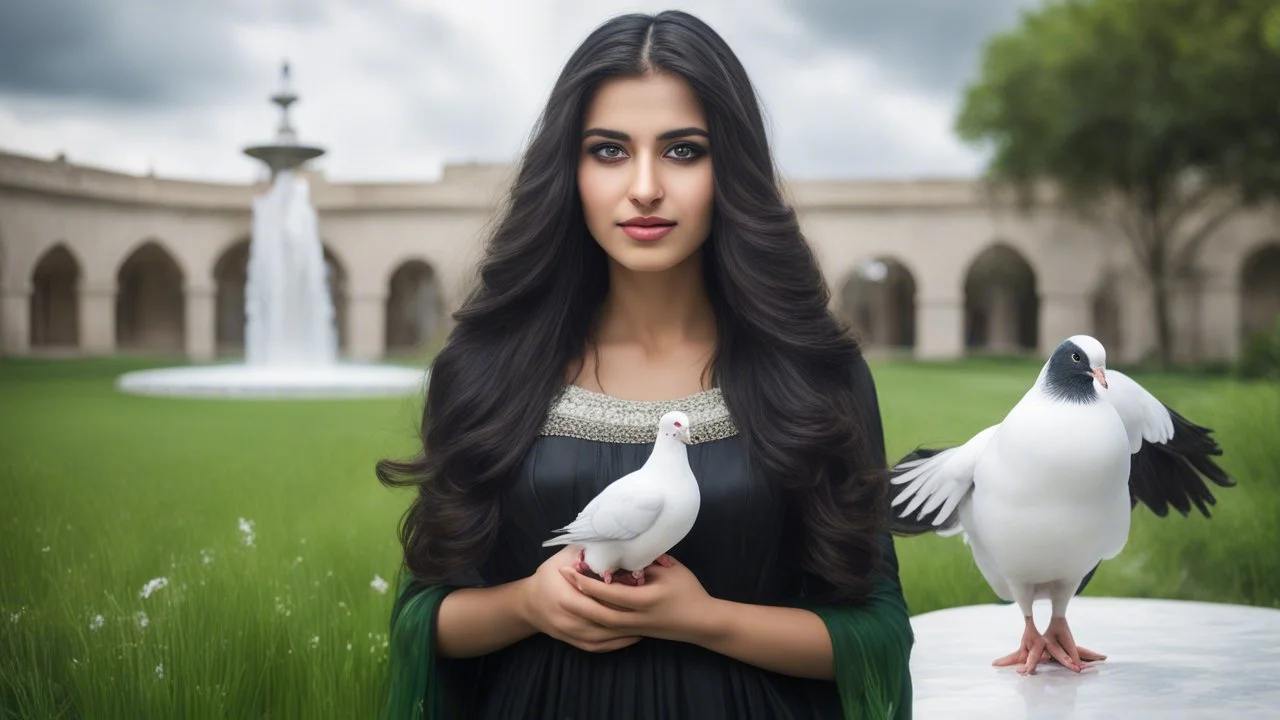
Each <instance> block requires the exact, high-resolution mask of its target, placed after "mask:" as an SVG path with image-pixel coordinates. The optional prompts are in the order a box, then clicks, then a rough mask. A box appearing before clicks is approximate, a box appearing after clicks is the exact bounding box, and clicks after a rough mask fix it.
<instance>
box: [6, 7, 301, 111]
mask: <svg viewBox="0 0 1280 720" xmlns="http://www.w3.org/2000/svg"><path fill="white" fill-rule="evenodd" d="M322 18H323V10H322V9H319V8H318V6H317V5H316V4H315V3H306V2H303V1H302V0H276V1H275V2H251V1H250V0H233V1H232V2H207V3H205V2H197V1H195V0H112V1H111V2H103V1H102V0H10V1H7V2H4V3H2V4H0V93H5V94H10V95H16V96H22V97H36V98H58V99H79V100H88V101H98V102H108V103H120V104H130V105H148V106H152V105H162V104H170V103H175V102H177V103H182V102H192V101H199V100H202V99H207V98H211V97H218V96H221V95H223V94H225V93H226V92H228V91H233V90H234V88H236V87H237V86H240V85H242V84H243V83H244V82H245V80H246V78H248V77H249V76H250V74H251V73H260V72H261V69H260V68H249V67H246V64H245V62H244V61H243V59H242V58H241V57H240V53H239V52H238V50H237V46H236V44H235V42H234V30H235V27H236V25H237V24H238V23H242V22H253V21H258V20H275V21H284V22H288V23H293V24H297V25H305V24H310V23H315V22H319V21H320V20H322Z"/></svg>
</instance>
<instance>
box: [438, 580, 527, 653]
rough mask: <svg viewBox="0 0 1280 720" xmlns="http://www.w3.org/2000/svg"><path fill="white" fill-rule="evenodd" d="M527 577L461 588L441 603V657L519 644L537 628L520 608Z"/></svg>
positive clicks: (439, 628) (439, 642) (487, 650)
mask: <svg viewBox="0 0 1280 720" xmlns="http://www.w3.org/2000/svg"><path fill="white" fill-rule="evenodd" d="M527 580H528V579H527V578H526V579H524V580H517V581H515V582H509V583H506V584H503V585H494V586H491V587H479V588H459V589H457V590H454V591H453V592H451V593H449V594H448V595H446V596H445V598H444V600H442V601H441V602H440V610H439V615H438V616H437V618H436V642H437V651H438V652H439V653H440V656H441V657H447V658H470V657H476V656H478V655H486V654H488V653H491V652H493V651H495V650H500V649H502V648H504V647H506V646H508V645H512V644H514V643H517V642H519V641H521V640H523V639H525V638H527V637H529V636H530V635H533V634H534V633H535V632H537V630H535V629H534V627H533V625H531V624H530V623H529V622H528V620H527V619H526V617H525V616H524V613H523V611H522V609H521V604H522V592H521V589H522V587H523V586H524V584H525V583H526V581H527Z"/></svg>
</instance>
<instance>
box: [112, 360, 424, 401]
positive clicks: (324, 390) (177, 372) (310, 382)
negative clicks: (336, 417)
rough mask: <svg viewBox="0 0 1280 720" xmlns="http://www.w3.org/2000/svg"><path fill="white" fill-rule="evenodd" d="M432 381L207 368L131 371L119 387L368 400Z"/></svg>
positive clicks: (399, 375) (389, 370)
mask: <svg viewBox="0 0 1280 720" xmlns="http://www.w3.org/2000/svg"><path fill="white" fill-rule="evenodd" d="M426 379H427V371H425V370H417V369H413V368H404V367H394V366H388V365H374V364H367V365H360V364H347V363H336V364H332V365H323V366H315V367H307V366H301V367H289V366H266V365H243V364H238V365H203V366H187V367H168V368H157V369H154V370H137V371H134V372H129V373H125V374H123V375H121V376H120V377H118V378H117V379H116V389H117V390H119V391H120V392H125V393H130V394H134V395H161V396H167V397H191V398H226V399H254V398H269V399H333V398H368V397H396V396H402V395H417V394H422V393H423V392H424V391H425V390H426Z"/></svg>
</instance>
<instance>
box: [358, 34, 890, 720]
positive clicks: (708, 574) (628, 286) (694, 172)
mask: <svg viewBox="0 0 1280 720" xmlns="http://www.w3.org/2000/svg"><path fill="white" fill-rule="evenodd" d="M828 300H829V295H828V290H827V288H826V286H825V284H824V281H823V278H822V275H821V273H820V271H819V267H818V265H817V263H816V262H815V259H814V256H813V255H812V253H811V252H810V249H809V247H808V246H807V244H806V242H805V240H804V238H803V236H802V234H801V232H800V229H799V227H798V225H797V221H796V216H795V213H794V212H793V210H792V209H791V208H789V207H787V206H786V205H785V204H784V202H783V200H782V197H781V195H780V192H779V189H778V186H777V178H776V173H775V169H774V166H773V160H772V156H771V153H770V149H769V146H768V143H767V139H766V133H765V129H764V125H763V122H762V119H761V113H760V110H759V108H758V106H757V104H756V100H755V95H754V91H753V88H752V86H751V84H750V82H749V80H748V78H747V76H746V73H745V72H744V70H743V68H742V66H741V65H740V64H739V62H738V60H737V58H735V56H734V55H733V53H732V52H731V51H730V49H729V48H728V47H727V46H726V45H725V43H724V42H723V40H722V39H721V38H720V37H719V36H718V35H717V34H716V33H715V32H714V31H712V30H711V29H710V28H709V27H707V26H706V25H705V24H703V23H702V22H700V21H699V20H698V19H696V18H694V17H692V16H690V15H687V14H684V13H679V12H665V13H662V14H659V15H657V16H645V15H628V16H625V17H619V18H616V19H614V20H612V21H610V22H608V23H606V24H604V25H603V26H601V27H600V28H598V29H597V30H596V31H595V32H593V33H592V34H591V35H590V36H589V37H588V38H587V39H586V41H585V42H584V43H583V44H582V46H581V47H579V48H578V50H577V51H576V52H575V53H574V55H573V56H572V57H571V58H570V59H569V61H568V64H567V66H566V67H565V69H564V71H563V73H562V74H561V76H560V78H559V80H558V82H557V83H556V85H555V88H554V90H553V91H552V93H551V97H550V99H549V100H548V102H547V105H546V109H545V111H544V114H543V116H542V119H541V122H540V123H539V126H538V128H537V132H536V133H535V136H534V138H533V140H532V141H531V144H530V146H529V148H528V150H527V153H526V155H525V157H524V159H523V162H522V164H521V167H520V172H519V175H518V178H517V180H516V181H515V185H514V188H513V190H512V193H511V198H510V203H509V207H508V208H506V209H505V211H504V214H503V217H502V218H501V222H500V223H499V224H498V226H497V228H496V230H495V231H494V234H493V236H492V238H491V239H490V242H489V244H488V246H487V248H486V254H485V257H484V259H483V261H482V263H481V266H480V274H479V283H478V287H476V289H475V290H474V291H473V292H472V294H471V295H470V297H469V298H468V299H467V300H466V302H465V303H464V304H463V306H462V308H461V309H460V310H459V311H458V313H457V315H456V319H457V325H456V328H455V329H454V330H453V332H452V334H451V336H450V338H449V342H448V344H447V346H446V347H445V348H444V349H443V350H442V351H441V352H440V353H439V355H438V356H437V357H436V359H435V361H434V363H433V366H432V370H431V379H430V385H429V389H428V390H427V396H426V403H425V409H424V412H423V418H422V447H423V452H422V454H421V455H420V456H418V457H417V458H415V459H412V460H409V461H405V462H395V461H389V460H384V461H382V462H381V463H379V466H378V474H379V477H380V478H381V480H382V481H383V482H384V483H386V484H388V485H392V486H404V485H412V486H414V487H416V488H417V492H418V494H417V497H416V499H415V502H414V503H413V505H412V506H411V507H410V509H409V511H408V512H407V514H406V516H405V518H404V522H403V524H402V527H401V540H402V542H403V545H404V553H405V565H406V569H407V573H406V579H405V580H404V581H403V582H402V583H401V588H400V591H399V595H398V599H397V602H396V606H395V610H394V612H393V617H392V653H391V670H392V677H391V692H390V697H389V703H388V707H387V715H388V716H389V717H395V718H403V717H426V718H446V717H447V718H455V717H456V718H474V719H476V720H485V719H489V718H502V719H504V720H512V719H516V718H547V719H548V720H550V719H553V718H554V719H555V720H562V719H564V718H575V719H582V720H585V719H588V718H609V719H610V720H632V719H635V720H647V719H649V718H672V719H677V718H697V719H698V720H719V719H722V718H723V719H728V718H736V719H738V720H750V719H752V718H761V719H764V718H769V719H770V720H773V719H777V718H795V719H801V718H815V719H816V718H863V717H878V718H879V717H895V718H903V717H909V716H910V712H911V683H910V678H909V671H908V659H909V655H910V650H911V646H912V643H913V637H912V634H911V626H910V624H909V622H908V614H907V609H906V603H905V601H904V600H903V596H902V591H901V587H900V585H899V581H898V572H897V559H896V555H895V553H894V549H893V544H892V541H891V539H890V536H889V534H888V532H887V530H886V518H887V484H886V480H885V477H886V475H885V470H886V463H885V455H884V452H885V451H884V440H883V436H882V431H881V425H880V417H879V411H878V407H877V400H876V394H875V389H874V385H873V382H872V378H871V374H870V372H869V371H868V368H867V366H866V364H865V362H864V361H863V359H862V357H861V355H860V352H859V349H858V346H857V344H856V343H855V342H854V341H853V340H852V339H851V337H850V335H849V333H848V332H847V331H846V330H845V329H844V328H843V327H842V326H841V325H840V324H839V323H838V322H837V321H836V319H835V318H834V317H833V316H832V314H831V313H830V312H829V309H828ZM673 409H678V410H682V411H684V412H685V413H687V414H688V415H689V417H690V420H691V424H692V426H693V427H692V432H693V439H694V443H693V444H692V445H691V446H690V447H689V461H690V465H691V467H692V468H693V471H694V473H695V475H696V476H697V479H698V483H699V486H700V492H701V496H702V503H701V510H700V512H699V515H698V518H697V522H696V525H695V526H694V528H693V530H692V531H691V532H690V533H689V535H688V536H687V537H686V538H685V539H684V540H683V541H682V542H681V543H680V544H678V545H677V546H676V547H675V548H674V549H673V550H672V551H671V553H670V555H671V557H672V558H673V559H674V560H675V561H676V562H675V563H674V564H673V566H672V567H664V566H660V565H654V566H652V567H651V568H649V570H648V579H647V581H646V582H645V584H644V585H643V586H640V587H635V586H628V585H622V584H616V583H615V584H608V585H606V584H605V583H602V582H600V581H599V580H596V579H594V578H592V577H589V576H586V575H583V574H581V573H577V572H575V571H574V570H573V569H572V568H573V565H574V562H575V561H576V560H577V559H578V552H579V548H578V547H576V546H572V545H571V546H569V547H566V548H564V549H561V550H559V551H558V552H557V551H555V550H553V549H544V548H543V547H542V542H543V541H544V540H546V539H548V538H550V537H551V536H552V534H553V531H554V529H556V528H559V527H562V526H564V525H565V524H567V523H568V522H569V521H571V520H572V519H573V518H574V517H575V516H576V515H577V513H578V511H580V510H581V509H582V508H583V506H585V505H586V503H587V502H588V501H589V500H590V499H591V498H592V497H594V496H595V495H596V494H597V493H598V492H599V491H600V490H602V489H603V488H604V487H605V486H606V485H608V484H609V483H610V482H612V481H613V480H615V479H617V478H619V477H621V476H622V475H624V474H626V473H629V472H631V471H633V470H635V469H637V468H639V467H640V465H642V464H643V462H644V461H645V459H646V458H647V456H648V453H649V450H650V449H651V448H652V447H653V443H654V438H655V435H656V432H657V425H658V419H659V418H660V417H661V416H662V415H663V414H665V413H666V412H668V411H669V410H673Z"/></svg>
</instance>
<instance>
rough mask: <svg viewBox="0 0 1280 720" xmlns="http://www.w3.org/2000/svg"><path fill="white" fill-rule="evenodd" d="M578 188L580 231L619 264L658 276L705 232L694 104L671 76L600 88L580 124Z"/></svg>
mask: <svg viewBox="0 0 1280 720" xmlns="http://www.w3.org/2000/svg"><path fill="white" fill-rule="evenodd" d="M582 127H583V136H582V154H581V156H580V159H579V162H578V190H579V192H580V193H581V196H582V207H583V213H584V215H585V219H586V222H587V228H588V229H589V230H590V231H591V234H592V236H594V237H595V239H596V242H597V243H599V244H600V247H602V248H603V249H604V251H605V252H606V253H607V254H608V255H609V257H610V258H612V259H613V261H614V262H616V263H618V264H619V265H621V266H623V267H625V268H627V269H628V270H632V271H635V272H661V271H663V270H668V269H670V268H673V267H675V266H677V265H679V264H680V263H682V262H684V261H685V260H687V259H689V258H690V257H691V256H693V255H694V253H695V252H696V251H697V250H698V248H699V247H701V245H702V243H703V241H705V240H706V238H707V235H708V233H709V232H710V231H711V212H712V205H713V203H712V200H713V189H712V186H713V182H712V179H713V178H712V170H711V145H710V140H709V138H708V135H707V121H706V118H705V117H704V116H703V113H702V106H701V104H700V103H699V102H698V99H697V97H695V96H694V94H693V91H692V90H691V89H690V88H689V86H688V85H686V84H685V82H684V81H683V80H681V79H679V78H678V77H674V76H672V75H667V74H665V73H646V74H645V75H644V76H642V77H629V78H617V79H614V80H610V81H609V82H607V83H604V84H602V85H601V86H600V88H599V89H598V90H597V91H596V94H595V97H594V98H592V101H591V104H590V105H589V106H588V107H587V112H586V116H585V117H584V122H583V125H582Z"/></svg>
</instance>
